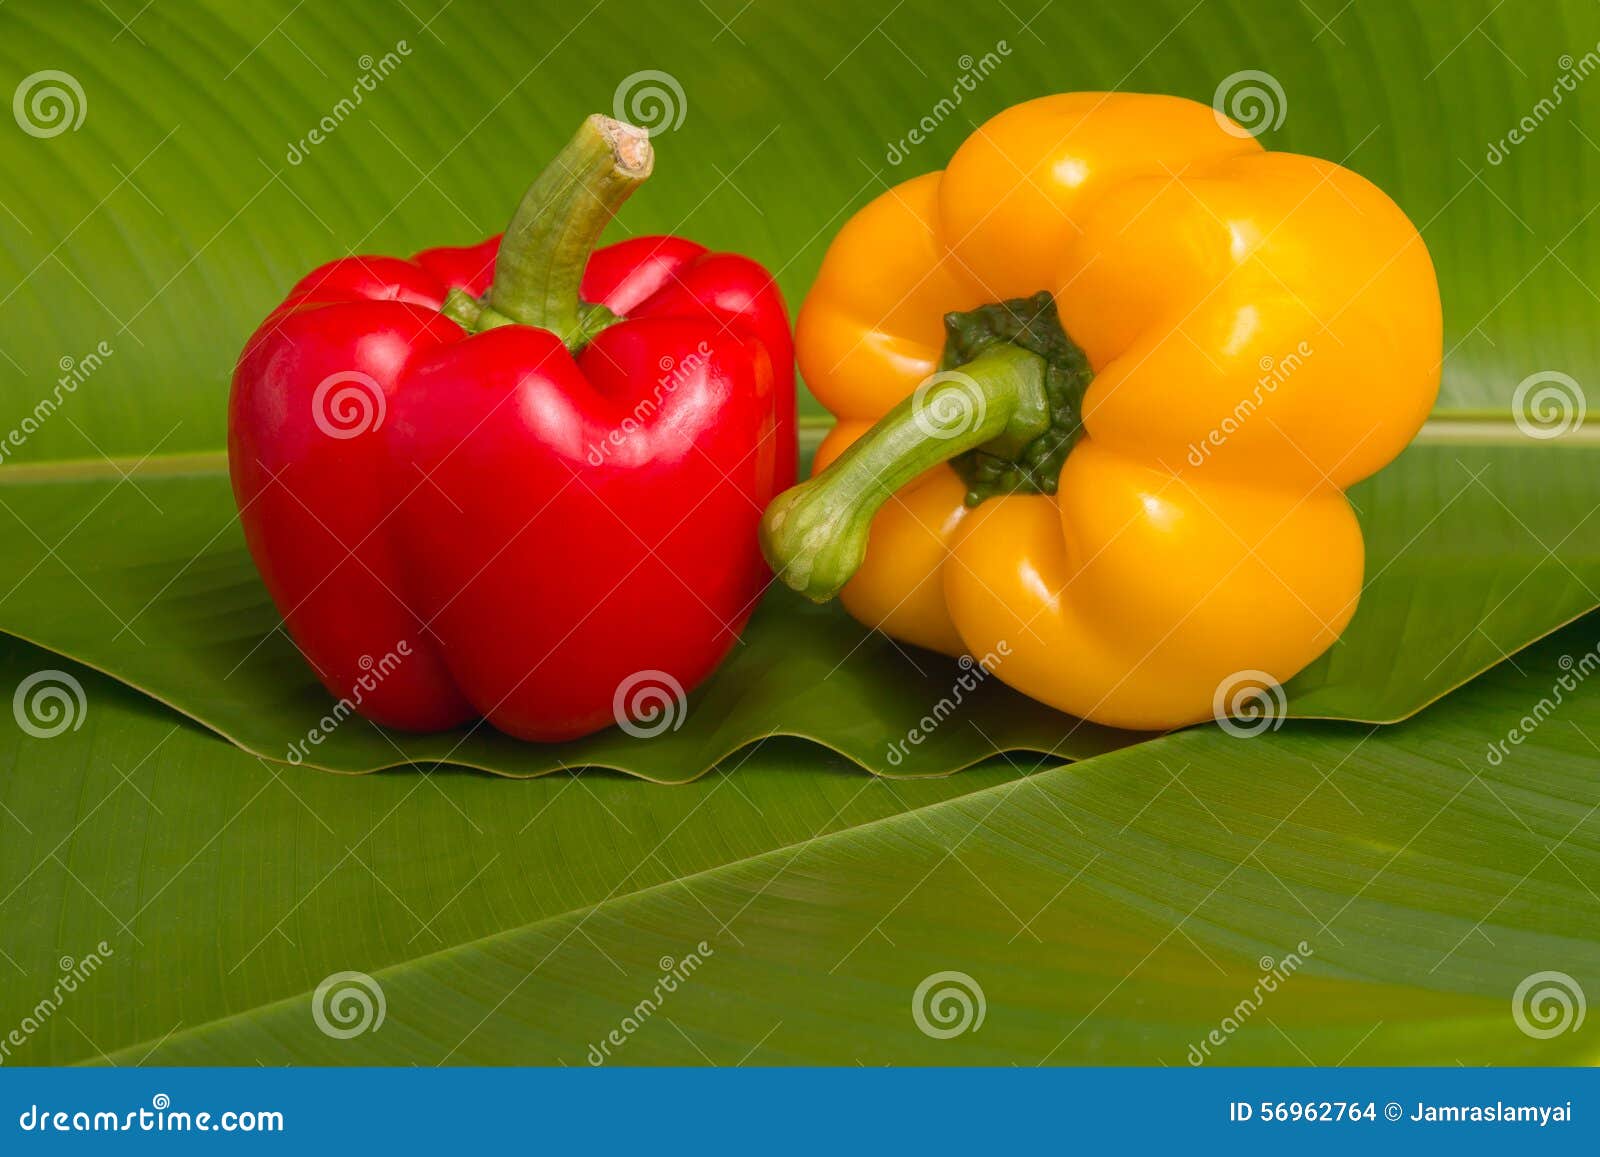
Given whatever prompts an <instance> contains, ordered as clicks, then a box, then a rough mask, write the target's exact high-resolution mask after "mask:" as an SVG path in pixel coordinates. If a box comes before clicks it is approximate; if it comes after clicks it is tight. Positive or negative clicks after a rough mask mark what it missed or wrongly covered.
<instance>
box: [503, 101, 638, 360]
mask: <svg viewBox="0 0 1600 1157" xmlns="http://www.w3.org/2000/svg"><path fill="white" fill-rule="evenodd" d="M654 163H655V154H654V152H653V151H652V149H651V148H650V137H649V134H648V133H647V132H646V131H645V130H644V129H640V128H635V127H634V126H633V125H629V124H624V123H622V122H621V121H619V120H614V119H613V118H611V117H608V116H600V115H598V114H596V115H594V116H591V117H588V118H587V119H585V120H584V122H583V124H582V125H581V126H580V127H579V129H578V132H577V135H575V136H574V137H573V138H572V140H570V141H569V142H567V144H566V146H565V147H564V148H563V149H562V150H561V152H560V153H558V154H557V155H556V157H555V159H554V160H553V161H551V162H550V164H549V165H548V166H546V167H545V170H544V172H542V173H540V174H539V177H538V179H537V180H536V181H534V183H533V185H532V186H531V187H530V188H529V189H528V191H527V193H525V194H524V195H523V197H522V203H521V204H519V205H518V206H517V212H516V215H515V216H513V217H512V218H511V224H510V225H509V226H507V227H506V232H505V237H504V238H503V239H502V240H501V242H500V253H499V256H498V257H497V258H496V259H495V266H494V284H493V286H492V287H491V288H490V290H489V299H488V308H486V309H485V310H483V312H482V315H481V316H480V317H479V318H478V320H477V328H479V329H488V328H492V327H493V326H496V325H507V324H512V323H515V324H519V325H532V326H538V327H539V328H540V329H547V330H549V331H551V332H552V333H554V334H555V335H556V336H558V337H559V338H561V340H562V341H564V342H566V343H567V345H568V347H570V348H572V349H573V350H576V349H577V348H578V347H579V346H581V345H583V343H584V342H586V341H587V340H588V339H589V338H590V337H592V336H594V333H595V332H597V331H598V329H600V328H603V326H604V324H605V322H606V321H607V320H612V318H611V315H610V314H609V312H606V311H605V310H604V307H603V306H595V305H589V304H587V303H585V302H584V301H583V300H582V299H581V298H580V297H579V295H578V289H579V286H580V285H581V283H582V281H583V271H584V269H585V268H586V267H587V266H588V264H589V255H590V254H591V253H593V252H594V248H595V246H596V245H597V244H598V243H599V241H600V234H601V233H603V232H604V231H605V227H606V225H607V224H609V223H610V221H611V218H612V217H613V216H615V215H616V212H617V210H618V209H619V208H620V207H621V206H622V203H623V202H624V201H626V200H627V199H628V196H629V195H630V194H631V193H632V192H633V191H634V190H635V189H636V188H638V187H639V185H640V184H642V183H643V182H644V180H645V178H646V177H648V176H649V175H650V170H651V168H652V167H653V166H654Z"/></svg>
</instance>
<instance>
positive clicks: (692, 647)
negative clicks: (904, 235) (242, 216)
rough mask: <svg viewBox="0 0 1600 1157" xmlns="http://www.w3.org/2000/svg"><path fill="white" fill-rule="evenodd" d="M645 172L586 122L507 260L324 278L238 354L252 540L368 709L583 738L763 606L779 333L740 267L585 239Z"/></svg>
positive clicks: (784, 474)
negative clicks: (761, 534) (761, 540)
mask: <svg viewBox="0 0 1600 1157" xmlns="http://www.w3.org/2000/svg"><path fill="white" fill-rule="evenodd" d="M652 164H653V156H652V153H651V148H650V144H649V141H648V138H647V137H646V135H645V133H644V132H643V131H642V130H638V129H634V128H632V127H631V126H627V125H623V124H620V123H619V122H616V121H613V120H610V119H609V118H604V117H590V118H589V119H588V120H587V121H586V122H585V123H584V126H583V127H582V129H580V131H579V132H578V134H577V136H576V137H574V138H573V140H572V142H571V143H570V144H569V145H567V146H566V148H565V149H564V150H563V151H562V153H561V155H560V156H559V157H557V158H556V161H555V163H553V164H552V165H551V166H550V167H549V168H548V169H547V170H546V171H545V172H544V174H543V175H541V176H540V178H539V179H538V180H537V181H536V182H535V183H534V185H533V187H532V188H531V189H529V191H528V193H527V195H526V196H525V197H524V198H523V200H522V203H521V205H520V207H519V208H518V210H517V213H516V216H515V217H514V218H513V219H512V222H511V225H510V227H509V228H508V229H507V230H506V233H505V237H504V239H503V240H501V239H500V238H490V239H489V240H487V241H484V242H483V243H481V244H479V245H474V246H468V247H462V248H441V249H430V250H426V251H424V252H422V253H418V254H417V255H416V256H415V257H413V258H412V259H410V260H409V261H406V260H400V259H398V258H392V257H346V258H342V259H340V260H337V261H333V262H330V263H329V264H327V265H324V266H322V267H321V268H319V269H317V270H315V271H314V272H312V273H311V274H310V275H309V276H307V277H306V278H305V279H303V280H302V281H301V282H300V283H299V284H298V285H296V286H295V287H294V289H293V290H292V291H291V292H290V294H289V296H288V299H287V300H286V301H285V302H284V303H283V304H282V305H280V306H279V307H278V308H277V309H276V310H274V311H273V313H272V314H271V315H270V316H269V317H268V318H267V319H266V321H265V322H264V323H263V324H262V326H261V327H260V329H258V330H257V331H256V333H255V335H254V336H253V337H251V339H250V341H249V343H248V344H247V345H246V347H245V350H244V353H243V354H242V355H241V356H240V359H239V364H238V368H237V369H236V371H235V373H234V378H233V392H232V398H231V401H230V404H229V437H228V456H229V466H230V471H231V474H232V479H233V489H234V496H235V498H236V500H237V502H238V505H239V512H240V521H241V523H242V524H243V527H244V532H245V539H246V542H247V543H248V544H249V548H250V552H251V555H252V556H253V557H254V559H255V562H256V566H257V567H258V568H259V570H260V571H261V575H262V578H263V579H264V580H265V582H266V586H267V589H268V591H269V592H270V593H271V595H272V598H273V601H274V602H275V603H276V604H277V606H278V609H279V610H280V612H281V613H282V615H283V618H284V620H285V623H286V625H287V627H288V631H289V634H290V635H291V636H292V637H293V639H294V641H295V643H296V644H297V645H298V647H299V648H300V650H301V651H302V652H303V653H304V655H305V657H306V658H307V659H308V660H309V661H310V663H311V665H312V667H313V668H314V669H315V670H316V672H317V674H318V676H319V677H320V678H321V680H322V682H323V683H324V685H326V687H327V688H328V690H329V691H330V692H332V693H333V694H334V695H335V696H337V697H338V698H340V699H342V700H345V701H347V702H348V703H349V704H350V705H351V706H352V707H353V708H354V709H355V710H357V711H359V712H360V713H361V714H362V715H365V716H366V717H368V718H369V719H372V720H374V721H376V722H378V723H381V724H384V725H387V726H390V727H397V728H404V729H410V730H435V729H440V728H447V727H452V726H455V725H458V724H461V723H463V722H465V721H467V720H470V719H473V718H476V717H479V716H484V717H487V718H488V720H489V721H490V722H491V723H493V724H494V725H495V726H496V727H498V728H500V729H501V730H502V731H506V732H508V733H510V734H512V735H515V736H518V737H521V738H525V739H534V740H561V739H569V738H573V737H576V736H580V735H585V734H587V733H589V732H591V731H595V730H597V729H599V728H601V727H604V726H607V725H609V724H611V723H612V722H620V721H621V719H622V717H623V715H624V714H627V713H630V712H632V711H633V708H632V707H630V706H629V705H627V704H625V703H624V702H623V700H624V699H626V698H627V695H626V694H625V693H624V692H623V691H619V689H625V684H626V685H637V684H638V679H637V678H635V677H636V676H640V674H641V673H644V675H643V677H644V679H645V680H646V682H654V683H655V684H657V686H658V688H659V687H667V688H670V690H668V691H667V692H665V694H668V695H672V696H674V697H675V695H676V687H674V686H673V685H674V684H676V685H677V687H681V688H683V689H685V690H688V689H692V688H693V686H694V685H695V684H696V683H698V682H699V681H700V680H702V679H703V678H705V676H706V675H708V674H709V673H710V672H711V671H712V669H713V668H715V667H716V665H717V663H718V662H719V661H720V660H721V659H722V657H723V656H724V655H725V654H726V653H727V651H728V649H729V648H730V647H731V646H732V645H733V644H734V642H735V641H736V639H737V637H738V634H739V631H740V629H741V628H742V627H743V625H744V623H745V621H746V619H747V618H748V617H749V615H750V612H751V610H752V609H753V607H754V604H755V602H756V599H757V598H758V597H759V595H760V594H761V592H762V591H763V589H764V588H765V586H766V584H767V582H768V580H769V578H770V572H769V571H768V570H767V568H766V564H765V563H764V562H763V560H762V558H761V553H760V549H759V547H758V545H757V536H756V527H757V524H758V522H759V520H760V517H761V511H762V509H763V508H764V507H765V506H766V505H767V503H768V502H769V501H770V500H771V499H772V498H773V496H774V495H776V494H777V493H778V492H779V491H781V490H783V489H784V488H785V487H787V486H789V485H790V484H791V483H792V482H793V481H794V469H795V430H794V368H793V345H792V341H791V337H790V332H789V321H788V316H787V313H786V311H785V308H784V304H783V300H782V298H781V296H780V295H779V292H778V289H777V287H776V285H775V284H774V283H773V280H772V278H771V276H770V275H769V274H768V273H767V272H766V271H765V270H764V269H762V268H761V267H760V266H759V265H757V264H756V263H755V262H753V261H750V260H749V259H747V258H744V257H740V256H736V255H733V254H727V253H710V252H708V251H707V250H705V249H704V248H702V247H701V246H699V245H696V244H694V243H693V242H691V241H686V240H684V239H682V238H678V237H637V238H634V239H632V240H628V241H624V242H622V243H620V244H617V245H611V246H609V247H607V248H604V249H600V250H598V251H596V250H595V249H594V246H595V244H596V242H597V241H598V239H599V236H600V233H601V231H602V230H603V229H604V227H605V225H606V223H607V222H608V221H609V220H610V219H611V217H612V216H613V214H614V213H615V211H616V209H617V208H618V207H619V206H620V205H621V204H622V202H623V201H624V200H625V199H626V198H627V196H628V194H629V193H630V192H631V191H632V190H633V189H634V188H635V187H636V186H637V185H638V184H639V183H640V182H641V181H642V180H643V179H644V178H645V177H646V176H648V175H649V172H650V169H651V167H652ZM491 274H492V277H491ZM643 698H644V699H645V700H648V699H649V698H650V696H649V695H648V694H647V695H645V696H644V697H643ZM658 706H659V704H658ZM642 714H643V715H644V716H645V717H646V718H648V717H650V716H651V712H649V711H643V712H642Z"/></svg>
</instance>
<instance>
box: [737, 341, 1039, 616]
mask: <svg viewBox="0 0 1600 1157" xmlns="http://www.w3.org/2000/svg"><path fill="white" fill-rule="evenodd" d="M1045 371H1046V366H1045V360H1044V359H1043V358H1042V357H1040V356H1039V355H1038V354H1035V353H1030V352H1029V351H1027V350H1025V349H1022V348H1021V347H1019V346H1014V345H1008V344H1000V345H995V346H992V347H990V348H989V349H987V350H985V351H984V352H983V353H981V354H979V355H978V356H977V357H976V358H974V359H973V360H972V361H969V362H966V363H965V364H963V365H961V366H959V367H958V368H956V369H953V370H944V371H941V372H940V373H937V374H934V375H933V376H932V377H931V378H929V379H928V380H927V381H926V382H924V383H923V384H922V385H921V386H919V387H918V388H917V390H916V392H915V393H913V394H912V395H911V396H910V397H909V398H906V399H905V400H904V401H902V402H901V403H900V404H899V405H897V406H896V407H895V408H894V409H892V410H890V411H889V412H888V413H887V414H885V415H884V416H883V417H882V418H880V419H879V420H878V422H877V424H876V425H874V426H873V427H872V429H870V430H868V431H867V432H866V433H865V434H863V435H862V436H861V437H860V438H858V439H857V440H856V441H855V442H854V443H852V444H851V446H850V447H849V448H848V449H847V450H845V452H844V453H842V454H840V455H839V457H838V458H837V459H835V460H834V462H833V464H832V465H830V466H829V467H828V468H827V469H826V470H824V471H823V472H822V473H821V474H818V475H817V476H816V477H815V478H812V479H811V480H810V481H808V482H802V483H801V484H800V485H798V486H794V487H791V488H790V489H788V490H785V491H784V492H783V493H782V494H780V495H778V497H777V498H776V499H774V500H773V503H772V505H771V506H769V507H768V508H767V512H766V514H765V515H764V516H763V517H762V519H761V550H762V552H763V553H764V554H765V555H766V556H767V561H768V562H769V563H770V564H771V565H772V569H773V570H774V571H776V572H777V573H778V576H779V577H780V578H782V579H783V581H784V582H785V583H787V584H788V585H789V586H791V587H793V588H794V589H795V590H797V591H799V592H800V593H801V594H803V595H805V596H806V598H808V599H811V600H812V601H813V602H819V603H820V602H826V601H827V600H828V599H831V598H833V596H834V595H836V594H838V593H839V590H840V588H841V587H843V586H844V584H845V583H847V582H849V581H850V577H851V576H852V575H854V574H855V573H856V571H857V570H858V569H859V568H860V566H861V563H862V560H863V559H865V558H866V555H867V539H868V535H869V533H870V531H871V528H872V518H873V516H874V515H875V514H877V512H878V510H879V509H880V508H881V507H882V506H883V504H884V503H885V502H887V501H889V499H890V498H891V497H892V496H893V495H894V492H895V491H896V490H899V489H900V488H901V487H902V486H904V485H906V484H907V483H908V482H910V481H911V480H912V479H914V478H916V477H917V476H918V475H919V474H922V473H923V472H924V471H926V470H930V469H932V468H933V467H935V466H937V465H939V464H940V463H942V462H947V461H949V460H950V459H951V458H954V457H956V456H957V455H959V454H964V453H966V452H967V451H969V450H974V449H978V448H980V447H981V448H984V449H987V450H992V451H993V452H995V453H998V454H1001V455H1010V454H1012V453H1014V452H1015V451H1016V449H1017V448H1018V447H1021V446H1024V445H1026V444H1027V443H1029V442H1030V441H1032V440H1033V439H1035V438H1038V437H1039V436H1040V435H1041V434H1043V433H1044V432H1046V431H1047V430H1049V428H1050V422H1051V408H1050V402H1049V398H1048V396H1047V393H1046V390H1045Z"/></svg>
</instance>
